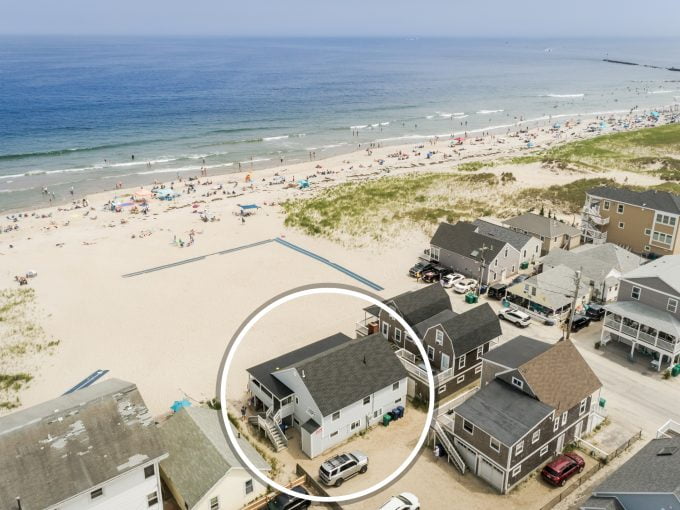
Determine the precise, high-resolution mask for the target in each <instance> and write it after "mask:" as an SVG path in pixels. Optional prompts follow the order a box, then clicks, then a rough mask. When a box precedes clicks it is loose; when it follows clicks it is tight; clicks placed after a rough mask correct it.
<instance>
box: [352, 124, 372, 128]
mask: <svg viewBox="0 0 680 510" xmlns="http://www.w3.org/2000/svg"><path fill="white" fill-rule="evenodd" d="M367 127H368V125H367V124H362V125H361V126H350V127H349V128H350V129H365V128H367Z"/></svg>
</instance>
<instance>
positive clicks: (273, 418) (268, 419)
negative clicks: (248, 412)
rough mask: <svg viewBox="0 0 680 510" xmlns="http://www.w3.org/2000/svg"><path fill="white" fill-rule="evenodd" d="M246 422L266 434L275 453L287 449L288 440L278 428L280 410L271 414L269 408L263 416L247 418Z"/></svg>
mask: <svg viewBox="0 0 680 510" xmlns="http://www.w3.org/2000/svg"><path fill="white" fill-rule="evenodd" d="M248 421H249V422H250V423H251V424H252V425H254V426H255V427H258V428H259V429H261V430H264V433H265V434H266V436H267V438H268V439H269V441H271V443H272V446H273V447H274V450H275V451H276V452H280V451H281V450H285V449H286V448H288V439H287V438H286V436H285V434H284V433H283V432H282V431H281V428H280V427H279V422H280V421H281V410H279V411H277V412H276V413H273V412H272V408H271V407H270V408H269V409H268V410H267V412H266V413H265V414H264V416H263V415H262V414H258V415H257V416H251V417H250V418H248Z"/></svg>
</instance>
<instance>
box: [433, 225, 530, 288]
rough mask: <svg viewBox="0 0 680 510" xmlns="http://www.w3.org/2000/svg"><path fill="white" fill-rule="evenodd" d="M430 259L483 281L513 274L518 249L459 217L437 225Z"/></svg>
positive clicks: (491, 281)
mask: <svg viewBox="0 0 680 510" xmlns="http://www.w3.org/2000/svg"><path fill="white" fill-rule="evenodd" d="M430 259H431V260H433V261H437V262H439V263H440V264H441V265H443V266H446V267H449V268H451V269H453V270H454V271H456V272H457V273H461V274H463V275H465V276H467V277H470V278H474V279H475V280H478V281H480V283H482V284H484V285H486V284H489V283H494V282H497V281H500V280H504V279H506V278H508V277H510V276H512V275H514V274H516V273H517V271H518V270H519V265H520V252H519V250H518V249H517V248H515V247H514V246H513V245H512V244H511V243H509V242H508V241H507V240H505V239H501V238H498V237H494V236H491V235H486V234H482V233H481V232H480V227H479V226H477V225H474V224H472V223H468V222H464V221H459V222H458V223H456V224H453V225H452V224H450V223H441V224H440V225H439V227H438V228H437V231H436V232H435V233H434V236H433V237H432V240H431V241H430ZM482 265H483V267H482Z"/></svg>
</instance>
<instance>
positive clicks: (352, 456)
mask: <svg viewBox="0 0 680 510" xmlns="http://www.w3.org/2000/svg"><path fill="white" fill-rule="evenodd" d="M366 471H368V457H367V456H366V455H365V454H363V453H361V452H351V453H342V454H340V455H336V456H335V457H331V458H330V459H328V460H327V461H325V462H324V463H323V464H321V467H320V468H319V478H320V479H321V481H322V482H323V483H324V484H326V485H335V486H336V487H340V486H341V485H342V483H343V482H344V481H345V480H347V479H348V478H352V477H353V476H354V475H357V474H364V473H365V472H366Z"/></svg>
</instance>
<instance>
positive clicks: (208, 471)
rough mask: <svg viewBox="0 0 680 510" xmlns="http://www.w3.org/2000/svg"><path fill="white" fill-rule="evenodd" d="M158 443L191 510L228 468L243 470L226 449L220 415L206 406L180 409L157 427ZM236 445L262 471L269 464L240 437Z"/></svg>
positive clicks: (165, 465)
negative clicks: (159, 440)
mask: <svg viewBox="0 0 680 510" xmlns="http://www.w3.org/2000/svg"><path fill="white" fill-rule="evenodd" d="M159 435H160V439H161V443H162V444H163V446H164V448H165V449H166V450H167V451H168V453H169V457H168V458H167V459H165V460H163V461H161V469H162V470H163V473H164V475H165V476H166V477H167V478H168V479H169V480H171V482H172V485H173V486H174V487H175V488H176V489H177V490H178V491H179V493H180V494H181V495H182V498H183V499H184V500H185V501H186V502H187V503H188V504H189V506H190V507H193V506H194V505H196V504H197V503H198V502H199V501H200V500H201V498H203V497H204V496H205V495H206V494H207V493H208V492H209V491H210V489H212V488H213V487H214V486H215V484H216V483H217V482H218V481H219V480H221V479H222V477H224V476H225V475H226V474H227V472H228V471H229V470H231V469H243V467H242V465H241V463H240V462H239V461H238V459H237V457H236V455H235V454H234V453H233V452H232V451H231V449H230V448H229V444H228V443H227V439H226V437H225V435H224V432H223V430H222V425H221V419H220V412H219V411H215V410H213V409H209V408H206V407H189V408H183V409H181V410H180V411H179V412H177V413H176V414H175V415H173V416H171V417H170V418H168V420H167V421H166V422H165V423H164V424H163V425H162V426H161V427H160V428H159ZM238 441H239V446H240V447H241V449H243V451H244V453H245V454H246V455H247V456H248V458H249V459H250V460H251V461H252V462H253V463H254V464H255V465H256V466H257V467H258V468H259V469H260V470H262V471H268V470H269V469H270V467H269V464H267V462H266V461H265V460H264V459H263V458H262V457H261V456H260V454H258V453H257V452H256V451H255V449H254V448H253V447H252V446H251V445H250V443H248V441H246V440H245V439H243V438H241V439H239V440H238Z"/></svg>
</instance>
